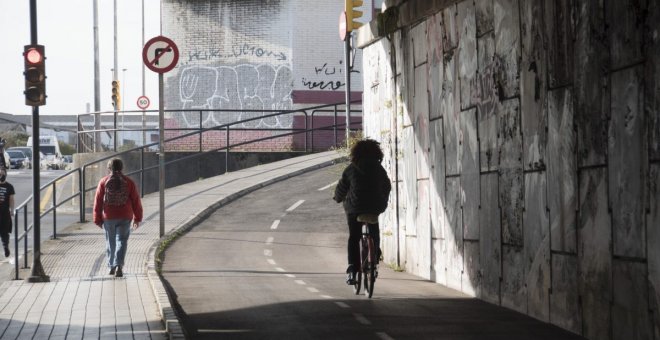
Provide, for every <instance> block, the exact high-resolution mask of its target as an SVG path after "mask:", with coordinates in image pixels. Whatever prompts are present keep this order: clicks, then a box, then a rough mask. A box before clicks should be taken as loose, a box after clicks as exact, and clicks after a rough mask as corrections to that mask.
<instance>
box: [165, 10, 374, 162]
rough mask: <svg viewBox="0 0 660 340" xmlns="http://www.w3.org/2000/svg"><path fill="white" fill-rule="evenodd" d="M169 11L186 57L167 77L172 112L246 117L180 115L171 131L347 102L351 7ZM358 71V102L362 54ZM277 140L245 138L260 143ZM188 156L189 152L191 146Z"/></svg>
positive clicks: (294, 117)
mask: <svg viewBox="0 0 660 340" xmlns="http://www.w3.org/2000/svg"><path fill="white" fill-rule="evenodd" d="M365 3H366V4H365V6H364V8H365V10H364V12H365V19H367V20H369V19H370V12H371V9H370V5H371V2H365ZM162 7H163V15H162V20H163V35H165V36H168V37H169V38H171V39H172V40H173V41H174V42H176V43H177V46H178V47H179V51H180V61H179V63H178V64H177V67H176V68H175V69H174V70H172V71H170V72H168V73H166V74H165V96H166V98H165V99H166V108H167V109H174V110H176V109H181V110H191V109H227V110H238V111H234V112H214V113H204V114H203V115H202V116H201V117H200V115H199V114H198V113H196V112H177V113H174V114H170V115H169V116H168V117H167V118H168V122H167V125H168V126H169V127H173V128H188V127H193V128H197V127H199V126H200V125H202V126H203V127H212V126H217V125H221V124H226V123H230V122H235V121H239V120H244V119H249V118H258V117H262V116H264V115H265V114H268V112H248V111H240V110H291V109H300V108H301V107H305V106H311V105H318V104H330V103H338V102H344V91H345V88H346V84H345V78H344V77H345V72H344V44H343V42H342V41H340V40H339V34H338V21H339V20H338V18H339V13H340V12H341V11H342V10H343V3H341V2H334V1H321V0H313V1H307V0H306V1H303V0H274V1H261V0H240V1H239V0H221V1H210V0H205V1H183V0H167V1H163V2H162ZM355 65H356V67H355V69H354V70H353V72H352V74H353V78H352V81H351V91H352V92H354V95H353V97H352V99H360V97H361V91H362V82H361V81H360V77H359V76H360V72H361V67H360V65H361V53H359V52H358V53H357V54H356V59H355ZM341 109H342V110H343V108H341ZM308 114H310V115H311V112H308ZM342 119H343V115H342ZM200 120H201V122H200ZM303 121H304V118H303V117H302V116H301V114H299V113H297V114H287V115H281V116H276V117H267V118H261V119H256V120H253V121H250V122H245V123H242V124H241V125H240V126H235V127H237V128H245V129H290V128H298V127H300V125H301V124H302V127H304V123H302V122H303ZM342 121H343V120H342ZM316 125H317V126H319V125H318V124H316ZM285 132H289V131H285ZM274 133H275V132H272V131H267V130H261V131H243V132H241V134H242V135H254V136H264V135H273V134H274ZM212 135H213V134H212V133H210V134H209V136H210V137H209V138H208V142H209V143H211V144H213V145H219V143H220V142H219V141H220V140H224V136H222V137H218V138H215V137H212ZM216 140H218V141H216ZM175 144H177V143H173V145H172V147H174V145H175ZM182 144H185V143H182ZM293 144H296V141H295V138H294V137H291V136H289V137H286V138H280V139H276V140H274V141H271V142H269V145H264V146H263V147H262V145H261V144H256V145H255V146H254V148H260V149H266V150H273V149H279V150H286V149H291V148H292V145H293ZM294 146H295V145H294ZM254 148H253V149H254ZM180 149H181V150H187V148H186V146H185V145H182V146H181V147H180Z"/></svg>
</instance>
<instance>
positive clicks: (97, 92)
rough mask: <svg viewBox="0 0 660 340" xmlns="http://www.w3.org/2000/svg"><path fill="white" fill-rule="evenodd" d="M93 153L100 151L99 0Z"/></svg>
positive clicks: (95, 30)
mask: <svg viewBox="0 0 660 340" xmlns="http://www.w3.org/2000/svg"><path fill="white" fill-rule="evenodd" d="M93 8H94V9H93V11H94V13H93V17H94V112H95V113H94V130H96V132H94V151H95V152H100V151H101V150H102V149H101V132H99V130H101V114H100V113H99V112H101V79H100V78H101V73H100V63H99V0H94V5H93Z"/></svg>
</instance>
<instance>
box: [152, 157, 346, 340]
mask: <svg viewBox="0 0 660 340" xmlns="http://www.w3.org/2000/svg"><path fill="white" fill-rule="evenodd" d="M345 158H346V157H345V156H341V155H337V157H336V158H333V159H331V160H329V161H325V162H323V163H319V164H316V165H312V166H310V167H308V168H304V169H299V170H296V171H294V172H290V173H287V174H285V175H280V176H277V177H275V178H271V179H269V180H265V181H263V182H261V183H257V184H255V185H253V186H251V187H248V188H245V189H243V190H240V191H238V192H235V193H233V194H230V195H228V196H226V197H224V198H222V199H220V200H218V201H216V202H215V203H213V204H211V205H210V206H208V207H206V208H205V209H203V210H202V211H200V212H198V213H197V214H196V215H194V216H191V217H190V218H188V219H187V220H186V221H185V222H183V223H182V224H181V225H179V226H178V227H175V228H173V229H172V230H170V231H169V232H168V233H167V234H165V235H163V237H161V238H160V239H159V240H157V241H156V242H154V244H153V245H152V246H151V248H149V253H148V255H147V262H146V263H145V265H146V267H147V277H148V278H149V282H150V283H151V288H152V290H153V293H154V296H155V297H156V303H157V304H158V309H159V311H160V315H161V317H162V321H163V324H164V325H165V331H166V332H167V334H168V336H169V339H187V336H186V334H185V332H184V329H183V326H182V322H181V319H180V318H179V315H177V311H176V308H175V307H173V303H172V302H173V300H175V299H173V298H172V295H174V294H173V292H171V291H169V290H168V289H167V288H166V287H165V285H164V284H163V278H162V276H161V275H160V274H159V273H158V271H157V270H156V268H157V265H156V259H157V255H159V254H157V251H158V249H159V248H160V246H161V245H162V244H163V243H164V242H166V241H168V240H175V239H176V238H178V237H179V236H180V235H183V234H184V233H185V232H187V231H189V230H190V229H192V228H193V227H194V226H196V225H197V224H199V223H200V222H202V221H203V220H205V219H206V218H208V217H209V216H210V215H211V214H213V213H214V212H215V211H216V210H218V209H219V208H221V207H222V206H225V205H227V204H228V203H230V202H232V201H235V200H237V199H238V198H241V197H243V196H245V195H247V194H249V193H251V192H253V191H256V190H258V189H261V188H263V187H265V186H268V185H271V184H274V183H277V182H280V181H283V180H286V179H289V178H291V177H295V176H299V175H302V174H304V173H306V172H310V171H314V170H318V169H321V168H325V167H328V166H331V165H334V164H336V163H337V162H340V161H342V160H343V159H345ZM165 249H166V248H165ZM165 249H163V251H164V250H165Z"/></svg>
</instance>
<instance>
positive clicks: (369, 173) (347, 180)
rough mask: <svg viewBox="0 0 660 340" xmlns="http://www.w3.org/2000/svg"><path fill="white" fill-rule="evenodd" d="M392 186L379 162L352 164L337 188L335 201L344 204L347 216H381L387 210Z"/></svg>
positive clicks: (342, 176)
mask: <svg viewBox="0 0 660 340" xmlns="http://www.w3.org/2000/svg"><path fill="white" fill-rule="evenodd" d="M391 189H392V186H391V184H390V179H389V178H388V177H387V173H386V172H385V169H383V167H382V166H381V165H380V162H378V161H377V160H363V161H361V162H360V163H358V164H354V163H351V164H349V165H348V166H347V167H346V169H344V173H343V174H342V175H341V179H340V180H339V183H338V184H337V187H336V188H335V196H334V197H333V199H334V200H335V201H337V202H338V203H339V202H344V210H345V211H346V213H347V214H380V213H382V212H383V211H385V209H386V208H387V201H388V199H389V196H390V190H391Z"/></svg>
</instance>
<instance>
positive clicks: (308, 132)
mask: <svg viewBox="0 0 660 340" xmlns="http://www.w3.org/2000/svg"><path fill="white" fill-rule="evenodd" d="M342 105H343V104H329V105H320V106H315V107H310V108H305V109H298V110H286V111H277V112H274V113H270V114H268V115H263V116H258V117H253V118H248V119H244V120H239V121H235V122H230V123H226V124H222V125H218V126H214V127H209V128H198V129H191V128H184V129H181V128H176V129H166V131H185V130H193V132H189V133H184V134H182V135H179V136H175V137H172V138H168V139H166V140H165V144H167V143H169V142H173V141H176V140H180V139H184V138H189V137H191V136H196V135H199V139H200V148H199V151H198V152H197V153H195V154H192V155H188V156H185V157H180V158H177V159H174V160H170V161H167V162H165V165H170V164H173V163H177V162H184V161H189V160H191V159H194V158H197V157H201V156H204V155H207V154H210V153H217V152H221V151H224V153H225V173H226V172H228V171H229V154H230V150H231V149H232V148H234V149H235V148H238V147H241V146H245V145H249V144H253V143H258V142H262V141H266V140H269V139H275V138H282V137H286V136H294V135H298V134H302V133H304V151H305V152H309V150H310V148H308V143H307V139H308V137H309V139H310V140H311V141H312V142H311V144H312V148H311V150H312V151H313V150H314V149H313V141H314V132H316V131H334V145H335V146H337V145H338V144H337V143H338V140H339V138H338V135H337V132H338V131H339V130H340V129H341V130H340V131H344V128H345V127H346V124H345V122H342V123H337V113H338V112H342V111H338V109H337V108H338V107H339V106H342ZM328 107H332V108H333V109H332V110H328V109H327V108H328ZM187 111H188V112H190V110H187ZM195 111H197V110H195ZM199 111H200V115H201V112H218V111H221V112H246V110H199ZM308 111H311V115H310V114H308ZM170 112H181V110H170ZM255 112H264V110H259V111H255ZM321 112H326V113H327V112H334V121H333V123H334V124H332V125H324V126H321V127H314V126H313V117H314V115H315V114H317V113H321ZM351 112H355V113H361V111H359V110H351ZM294 113H299V114H302V115H303V116H304V117H305V120H304V123H305V124H304V125H305V127H304V128H294V127H293V126H292V127H291V128H288V129H286V128H278V129H258V128H236V127H234V126H236V125H242V124H244V123H246V122H251V121H254V120H259V119H264V118H269V117H276V116H280V115H287V114H294ZM310 116H311V117H312V121H311V124H310V121H309V118H310ZM115 123H116V119H115ZM200 124H201V123H200ZM354 125H358V126H361V121H358V122H351V126H350V129H351V131H357V130H359V128H355V127H353V126H354ZM79 126H80V124H79ZM129 130H137V131H142V129H129ZM147 130H157V129H147ZM255 130H257V131H282V133H277V134H275V135H272V136H266V137H261V138H254V139H250V140H246V141H241V142H238V143H234V144H231V143H230V142H231V138H230V135H231V132H241V131H255ZM119 131H121V130H120V129H117V126H114V128H113V129H102V130H86V131H82V132H79V134H88V133H96V132H113V133H117V132H119ZM124 131H126V130H124ZM212 131H223V132H225V145H224V146H220V147H216V148H212V149H210V150H204V149H203V145H202V142H201V141H202V138H203V134H204V133H206V132H212ZM284 131H289V132H284ZM158 144H159V143H158V142H153V143H149V144H145V145H142V146H137V147H134V148H131V149H128V150H124V151H121V152H118V153H114V154H112V155H109V156H106V157H102V158H99V159H96V160H94V161H91V162H88V163H85V164H83V165H82V166H81V167H80V168H76V169H73V170H70V171H68V172H66V173H64V174H62V175H60V176H58V177H57V178H55V179H53V180H51V181H50V182H48V183H47V184H45V185H43V186H42V187H41V188H40V189H39V193H40V194H41V192H42V191H43V190H47V189H48V188H51V189H52V197H53V199H52V201H51V204H50V207H49V208H48V209H46V210H44V211H42V212H40V214H39V218H40V221H41V220H42V219H43V218H44V217H46V216H47V215H48V214H51V213H52V218H53V226H52V228H53V229H52V236H51V238H57V209H58V208H59V207H61V206H62V205H63V204H65V203H67V202H70V201H72V200H73V199H75V198H78V199H79V206H78V213H79V220H80V222H81V223H82V222H85V214H86V203H87V202H86V198H85V196H86V194H87V193H89V192H91V191H94V190H96V185H95V184H94V185H90V186H89V187H87V184H86V183H87V169H89V168H90V167H93V166H98V164H100V163H102V162H104V161H107V160H109V159H111V158H115V157H118V156H121V155H124V154H129V153H134V152H139V153H140V168H139V169H137V170H135V171H131V172H127V173H126V174H125V175H127V176H132V175H139V178H140V193H141V196H144V195H145V188H144V183H145V180H144V176H145V172H146V171H152V170H156V169H158V165H152V166H145V150H149V149H150V148H152V147H156V146H158ZM166 153H167V151H166ZM76 175H77V177H78V178H77V181H76V180H75V176H76ZM69 176H71V177H73V182H77V190H72V191H71V192H72V193H71V195H70V196H67V197H65V198H63V199H60V200H57V183H58V181H63V180H65V179H66V178H67V177H69ZM31 202H32V196H30V197H28V198H27V199H26V200H25V201H24V202H23V203H21V204H20V205H19V206H18V207H17V208H16V209H15V211H14V221H15V223H14V224H15V229H16V230H15V232H14V256H15V261H14V265H15V279H16V280H18V279H19V249H18V248H19V244H20V242H21V241H23V258H24V267H23V268H29V267H28V235H29V234H28V233H29V232H30V231H31V230H32V228H33V226H34V223H28V209H29V204H30V203H31ZM21 214H22V215H23V216H24V218H23V232H22V233H21V234H20V235H19V234H18V229H19V224H20V223H19V221H20V220H19V216H20V215H21Z"/></svg>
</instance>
